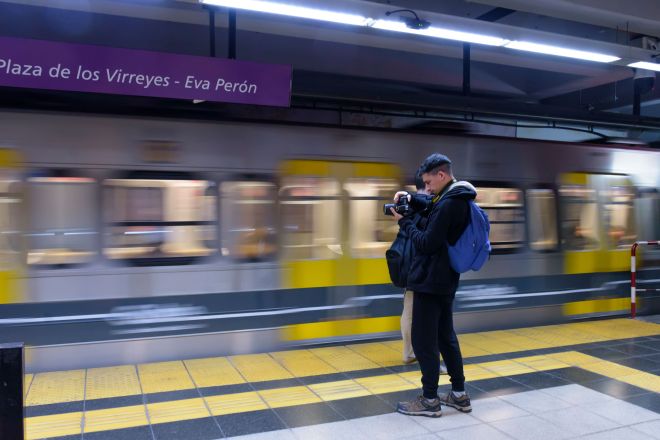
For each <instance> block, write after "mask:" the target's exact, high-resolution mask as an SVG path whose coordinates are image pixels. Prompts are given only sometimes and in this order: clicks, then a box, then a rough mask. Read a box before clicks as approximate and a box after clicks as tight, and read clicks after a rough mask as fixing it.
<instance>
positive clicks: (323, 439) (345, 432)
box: [292, 420, 373, 440]
mask: <svg viewBox="0 0 660 440" xmlns="http://www.w3.org/2000/svg"><path fill="white" fill-rule="evenodd" d="M292 432H293V434H294V435H295V437H296V438H298V439H300V440H309V439H314V440H371V439H372V438H373V437H372V436H370V435H369V434H367V433H365V432H362V431H360V430H359V429H358V427H357V426H355V424H354V423H353V421H349V420H343V421H341V422H334V423H323V424H320V425H313V426H304V427H300V428H294V429H293V430H292Z"/></svg>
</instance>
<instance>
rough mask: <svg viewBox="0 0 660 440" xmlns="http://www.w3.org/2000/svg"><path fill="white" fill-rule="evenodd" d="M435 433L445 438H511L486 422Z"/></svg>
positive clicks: (495, 439) (500, 439) (507, 439)
mask: <svg viewBox="0 0 660 440" xmlns="http://www.w3.org/2000/svg"><path fill="white" fill-rule="evenodd" d="M436 435H437V436H438V437H440V438H441V439H445V440H481V439H484V440H485V439H487V440H510V439H511V438H512V437H509V436H508V435H506V434H504V433H502V432H501V431H498V430H497V429H495V428H493V427H492V426H489V425H486V424H480V425H473V426H466V427H463V428H458V429H451V430H449V431H443V432H440V433H436Z"/></svg>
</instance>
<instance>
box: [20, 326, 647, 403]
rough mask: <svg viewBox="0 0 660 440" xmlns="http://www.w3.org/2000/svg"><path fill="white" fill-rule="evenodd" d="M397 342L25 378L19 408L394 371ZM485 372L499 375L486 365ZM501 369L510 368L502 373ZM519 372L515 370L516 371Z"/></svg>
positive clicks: (523, 337)
mask: <svg viewBox="0 0 660 440" xmlns="http://www.w3.org/2000/svg"><path fill="white" fill-rule="evenodd" d="M658 334H660V325H658V324H653V323H647V322H642V321H636V320H631V319H609V320H603V321H587V322H578V323H570V324H558V325H549V326H540V327H530V328H521V329H512V330H498V331H490V332H480V333H468V334H463V335H460V336H459V340H460V343H461V349H462V352H463V356H464V358H467V359H469V358H471V357H476V356H485V355H493V354H503V353H511V352H524V351H527V350H535V349H541V348H557V347H562V346H570V345H575V344H581V343H593V342H604V341H613V340H617V339H626V338H632V337H640V336H651V335H658ZM401 350H402V343H401V341H386V342H375V343H365V344H351V345H348V346H337V347H323V348H316V349H309V350H308V349H302V350H290V351H281V352H274V353H264V354H251V355H240V356H231V357H216V358H206V359H192V360H186V361H183V362H181V361H175V362H161V363H152V364H142V365H139V366H138V367H137V369H138V372H139V374H138V376H137V377H136V376H135V374H134V367H133V366H121V367H110V368H106V369H89V370H87V378H86V379H85V371H84V370H76V371H61V372H52V373H39V374H37V375H35V376H34V377H32V379H31V386H29V389H28V384H29V383H30V376H26V379H25V382H26V392H27V397H26V405H27V406H33V405H44V404H56V403H63V402H71V401H76V400H82V399H83V397H85V392H84V390H85V384H87V396H86V398H87V399H96V398H103V397H117V396H122V395H133V394H139V392H140V390H139V381H141V382H142V391H143V392H144V393H156V392H164V391H178V390H186V389H193V388H195V387H211V386H223V385H233V384H240V383H245V382H261V381H270V380H278V379H291V378H294V377H310V376H315V375H320V374H331V373H337V372H349V371H356V370H366V369H374V368H380V367H388V366H392V365H401V358H402V352H401ZM491 368H503V367H499V366H498V364H493V365H492V366H491ZM507 368H512V366H509V367H507ZM518 368H519V367H518Z"/></svg>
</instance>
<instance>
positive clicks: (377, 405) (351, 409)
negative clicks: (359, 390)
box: [328, 396, 395, 419]
mask: <svg viewBox="0 0 660 440" xmlns="http://www.w3.org/2000/svg"><path fill="white" fill-rule="evenodd" d="M328 405H330V406H331V407H332V408H334V410H335V411H337V412H338V413H339V414H341V416H342V417H343V418H345V419H357V418H360V417H371V416H377V415H380V414H388V413H391V412H394V410H395V408H393V407H392V405H389V404H388V403H385V401H383V400H382V399H379V398H378V397H376V396H364V397H356V398H354V399H341V400H333V401H331V402H328Z"/></svg>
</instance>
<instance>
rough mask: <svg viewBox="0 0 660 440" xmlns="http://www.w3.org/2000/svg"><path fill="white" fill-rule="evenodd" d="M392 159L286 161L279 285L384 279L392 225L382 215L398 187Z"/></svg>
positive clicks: (345, 283) (378, 281) (346, 283)
mask: <svg viewBox="0 0 660 440" xmlns="http://www.w3.org/2000/svg"><path fill="white" fill-rule="evenodd" d="M399 176H400V173H399V169H398V167H396V166H394V165H391V164H379V163H365V162H358V163H353V162H341V161H316V160H291V161H286V162H284V163H283V164H282V167H281V176H280V190H279V201H280V218H281V221H280V227H281V230H282V240H281V249H282V261H283V267H284V273H283V275H282V282H283V285H284V287H288V288H305V287H327V286H351V285H366V284H384V283H389V275H388V272H387V266H386V264H385V260H384V255H385V250H386V249H387V248H388V247H389V245H390V243H391V242H392V240H393V239H394V237H395V236H396V232H397V230H398V227H397V225H396V223H395V222H394V221H393V220H392V219H390V218H388V217H386V216H385V215H384V214H383V213H382V207H381V205H382V204H383V203H385V202H386V201H387V200H390V199H391V197H392V195H393V194H394V192H395V191H396V190H397V189H398V188H400V186H399Z"/></svg>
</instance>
